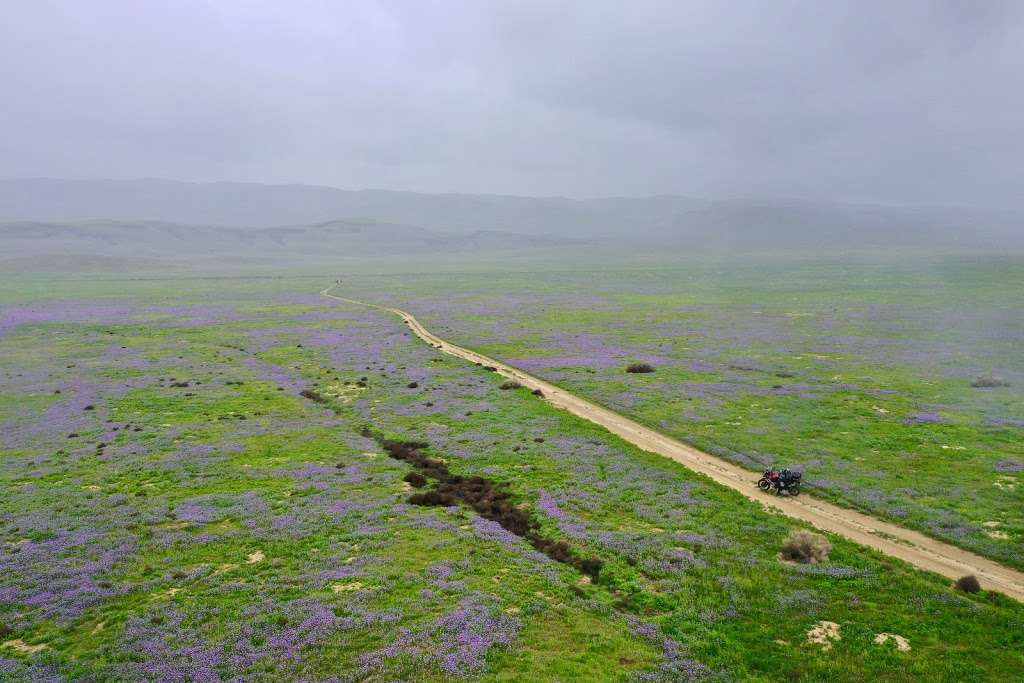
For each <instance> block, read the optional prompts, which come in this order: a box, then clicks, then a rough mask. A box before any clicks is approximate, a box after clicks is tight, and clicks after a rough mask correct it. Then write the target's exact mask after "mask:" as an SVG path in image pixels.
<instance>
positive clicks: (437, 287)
mask: <svg viewBox="0 0 1024 683" xmlns="http://www.w3.org/2000/svg"><path fill="white" fill-rule="evenodd" d="M349 287H350V291H351V292H352V294H353V295H355V296H357V297H363V298H366V299H369V300H382V301H384V300H386V301H388V302H389V303H390V304H391V305H397V306H400V307H402V308H405V309H407V310H409V311H410V312H412V313H414V314H415V315H417V316H418V317H419V319H420V320H421V321H422V322H423V323H424V324H425V325H427V326H428V327H429V328H430V329H432V330H434V331H436V332H437V333H438V334H441V335H442V336H445V337H446V338H448V339H450V340H451V341H452V342H453V343H456V344H460V345H462V346H466V347H468V348H471V349H474V350H477V351H479V352H481V353H485V354H487V355H489V356H491V357H494V358H497V359H500V360H503V361H506V362H508V363H509V364H511V365H513V366H516V367H519V368H522V369H523V370H526V371H528V372H531V373H533V374H535V375H538V376H540V377H542V378H544V379H546V380H548V381H551V382H554V383H556V384H560V385H562V386H564V387H565V388H566V389H567V390H569V391H572V392H574V393H578V394H580V395H583V396H586V397H588V398H590V399H592V400H594V401H596V402H598V403H601V404H603V405H606V406H608V407H609V408H611V409H613V410H616V411H618V412H622V413H624V414H626V415H629V416H630V417H632V418H634V419H636V420H638V421H640V422H643V423H645V424H647V425H649V426H651V427H653V428H655V429H658V430H660V431H663V432H664V433H666V434H668V435H670V436H673V437H676V438H679V439H681V440H683V441H687V442H689V443H692V444H693V445H695V446H697V447H699V448H702V449H704V450H706V451H708V452H710V453H712V454H714V455H717V456H719V457H722V458H725V459H728V460H730V461H732V462H735V463H737V464H740V465H742V466H744V467H747V468H749V469H750V470H752V471H760V470H763V469H764V468H765V467H767V466H769V465H775V466H789V467H793V468H796V469H800V470H802V471H803V474H804V476H803V483H804V488H805V491H806V492H807V493H810V494H812V495H815V496H819V497H821V498H824V499H827V500H829V501H832V502H835V503H839V504H842V505H846V506H849V507H853V508H856V509H859V510H863V511H865V512H868V513H869V514H872V515H875V516H878V517H881V518H883V519H887V520H889V521H892V522H894V523H897V524H900V525H902V526H906V527H909V528H913V529H918V530H920V531H923V532H925V533H926V534H929V535H931V536H933V537H935V538H938V539H940V540H943V541H946V542H949V543H953V544H955V545H959V546H962V547H964V548H967V549H970V550H972V551H974V552H977V553H979V554H982V555H986V556H988V557H990V558H992V559H994V560H997V561H999V562H1003V563H1005V564H1008V565H1011V566H1014V567H1017V568H1024V512H1022V511H1024V354H1021V353H1020V349H1021V339H1024V299H1022V298H1021V296H1020V292H1021V291H1024V261H1021V260H1020V259H1015V258H1011V257H1002V258H997V257H981V256H969V255H968V256H934V255H927V254H924V255H922V254H914V255H899V256H894V257H885V256H879V255H868V256H858V257H850V258H846V259H835V258H831V259H830V258H828V257H825V258H815V259H803V260H801V259H798V258H782V257H780V258H774V259H773V258H770V257H764V258H759V259H756V260H755V259H747V260H744V259H741V258H736V259H732V260H724V259H723V260H718V261H716V260H705V261H701V262H697V261H696V260H695V261H693V262H684V263H682V264H680V265H679V266H678V267H667V266H666V267H659V268H655V267H648V268H634V269H626V268H623V269H621V270H615V269H608V268H606V269H604V270H602V273H601V277H600V278H596V277H594V274H593V273H592V272H589V271H586V270H584V269H582V266H581V269H580V270H578V271H572V272H564V271H563V272H555V271H545V272H531V273H507V274H504V275H501V276H497V275H493V274H488V275H487V276H486V277H478V276H473V275H465V276H464V277H462V278H461V279H460V278H453V277H451V276H446V277H443V278H442V277H435V276H430V275H423V276H411V277H403V278H401V279H398V278H390V277H384V276H382V277H361V278H354V279H353V281H352V282H351V283H350V284H349ZM630 363H643V364H647V365H649V366H651V367H656V368H657V372H655V373H652V374H643V373H635V374H634V373H624V372H623V370H622V369H623V368H624V367H626V366H627V365H628V364H630Z"/></svg>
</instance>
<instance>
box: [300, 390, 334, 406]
mask: <svg viewBox="0 0 1024 683" xmlns="http://www.w3.org/2000/svg"><path fill="white" fill-rule="evenodd" d="M299 396H302V397H303V398H308V399H309V400H310V401H313V402H314V403H327V399H326V398H324V397H323V396H321V395H320V394H318V393H316V392H315V391H313V390H312V389H303V390H302V391H300V392H299Z"/></svg>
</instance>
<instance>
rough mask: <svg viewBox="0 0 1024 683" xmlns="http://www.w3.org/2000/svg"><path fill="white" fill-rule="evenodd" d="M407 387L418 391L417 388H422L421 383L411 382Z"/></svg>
mask: <svg viewBox="0 0 1024 683" xmlns="http://www.w3.org/2000/svg"><path fill="white" fill-rule="evenodd" d="M405 386H407V387H408V388H410V389H416V388H418V387H419V386H420V383H419V382H409V383H408V384H406V385H405Z"/></svg>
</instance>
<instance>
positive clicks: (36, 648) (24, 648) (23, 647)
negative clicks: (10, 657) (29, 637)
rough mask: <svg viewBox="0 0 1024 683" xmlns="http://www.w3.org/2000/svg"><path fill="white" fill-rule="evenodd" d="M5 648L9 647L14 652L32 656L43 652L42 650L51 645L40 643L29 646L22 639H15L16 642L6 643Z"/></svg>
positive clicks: (9, 641)
mask: <svg viewBox="0 0 1024 683" xmlns="http://www.w3.org/2000/svg"><path fill="white" fill-rule="evenodd" d="M3 647H9V648H12V649H14V650H17V651H18V652H24V653H25V654H27V655H32V654H35V653H36V652H41V651H42V650H45V649H47V648H48V647H49V645H46V644H45V643H39V644H38V645H29V644H28V643H26V642H25V641H24V640H22V639H21V638H15V639H14V640H8V641H6V642H4V644H3Z"/></svg>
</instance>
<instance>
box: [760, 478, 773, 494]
mask: <svg viewBox="0 0 1024 683" xmlns="http://www.w3.org/2000/svg"><path fill="white" fill-rule="evenodd" d="M771 487H772V485H771V484H770V483H769V482H768V480H767V479H765V478H764V477H761V479H760V481H758V482H757V488H759V489H761V490H762V491H767V490H768V489H770V488H771Z"/></svg>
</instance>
